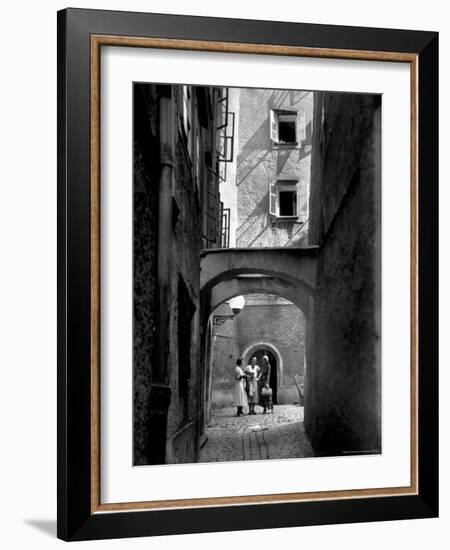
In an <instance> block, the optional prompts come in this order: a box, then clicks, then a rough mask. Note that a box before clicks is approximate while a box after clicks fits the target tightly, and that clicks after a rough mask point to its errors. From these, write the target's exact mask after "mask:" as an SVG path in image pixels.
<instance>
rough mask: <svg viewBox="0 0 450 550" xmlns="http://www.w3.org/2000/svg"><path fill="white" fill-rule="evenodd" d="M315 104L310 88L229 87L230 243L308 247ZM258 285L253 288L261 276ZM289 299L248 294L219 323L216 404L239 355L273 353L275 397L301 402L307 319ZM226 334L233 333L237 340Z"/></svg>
mask: <svg viewBox="0 0 450 550" xmlns="http://www.w3.org/2000/svg"><path fill="white" fill-rule="evenodd" d="M313 108H314V94H313V92H308V91H298V90H297V91H294V90H292V91H290V90H270V89H254V88H230V89H229V110H230V111H232V112H233V118H234V131H233V140H230V147H232V152H231V154H230V155H229V156H230V162H228V163H227V166H226V169H227V172H226V178H225V179H224V181H222V182H221V185H220V194H221V200H222V202H223V205H224V210H225V211H227V212H229V213H230V214H229V242H230V243H231V246H236V247H238V248H284V247H288V248H295V247H298V246H304V245H306V244H308V223H309V191H310V182H311V149H312V119H313ZM256 276H257V277H259V278H261V277H262V276H263V274H256ZM254 282H255V285H254V290H255V291H256V290H257V289H258V286H259V283H258V282H257V280H256V277H255V279H254ZM248 283H250V281H248ZM285 298H286V297H285V296H283V295H267V294H262V293H256V294H249V295H246V296H245V307H244V308H243V310H242V312H241V313H240V314H239V315H238V316H236V317H234V318H232V319H230V320H229V321H227V323H226V324H227V325H229V326H227V328H225V329H224V328H220V329H219V327H217V326H216V327H215V331H214V349H213V372H214V375H213V377H212V385H213V387H212V397H211V399H212V401H213V403H215V404H216V405H218V406H221V405H224V404H230V402H231V384H230V374H229V372H230V365H232V364H233V362H234V361H235V360H236V357H237V356H238V355H242V356H243V358H244V362H245V363H247V362H249V361H250V358H251V357H252V356H253V355H254V356H256V357H257V359H258V361H259V364H261V359H262V355H263V354H265V355H268V356H269V359H270V363H271V365H272V370H271V372H272V373H273V375H272V380H271V386H272V389H273V390H274V399H275V401H276V402H277V403H278V402H279V403H289V402H290V403H292V402H298V401H299V399H300V397H299V391H298V386H301V387H302V386H303V371H304V362H305V352H304V338H305V316H304V314H303V312H302V311H301V310H299V308H298V307H297V306H296V305H295V304H293V303H292V302H290V301H289V300H286V299H285ZM222 307H223V306H222ZM221 331H226V332H230V333H233V334H234V336H233V339H231V338H230V337H229V336H228V335H227V336H225V335H222V334H221ZM227 369H228V375H226V374H225V373H226V372H227ZM294 377H295V378H294Z"/></svg>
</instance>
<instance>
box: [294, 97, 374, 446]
mask: <svg viewBox="0 0 450 550" xmlns="http://www.w3.org/2000/svg"><path fill="white" fill-rule="evenodd" d="M380 102H381V99H380V96H371V95H360V94H358V95H356V94H338V93H336V94H333V93H326V94H322V93H321V94H316V96H315V106H316V110H315V116H314V131H313V135H314V139H313V157H312V177H311V179H312V185H311V195H310V218H311V222H310V238H311V243H312V244H320V253H319V256H318V270H317V287H318V288H317V293H316V299H315V304H314V308H313V316H312V318H311V320H312V322H313V323H314V329H313V331H312V333H311V338H312V343H311V345H310V346H308V352H307V371H306V390H307V393H306V403H305V422H306V426H307V430H308V433H309V435H310V437H311V439H312V442H313V445H314V447H315V450H316V452H317V453H318V454H324V455H326V454H334V453H336V454H339V453H340V452H342V451H344V450H345V451H362V452H364V451H369V452H370V451H375V452H379V451H380V450H381V353H380V345H381V344H380V307H381V260H380V258H381V257H380V246H381V234H380V231H381V105H380Z"/></svg>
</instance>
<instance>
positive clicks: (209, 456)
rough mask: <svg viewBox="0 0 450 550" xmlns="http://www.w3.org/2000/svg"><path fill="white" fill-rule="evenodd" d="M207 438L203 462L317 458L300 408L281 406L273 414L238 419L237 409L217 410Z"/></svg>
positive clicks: (209, 426)
mask: <svg viewBox="0 0 450 550" xmlns="http://www.w3.org/2000/svg"><path fill="white" fill-rule="evenodd" d="M260 411H261V410H259V411H258V412H260ZM206 436H207V440H206V442H205V444H204V445H203V447H202V449H201V452H200V462H223V461H229V460H233V461H240V460H268V459H280V458H300V457H311V456H314V453H313V450H312V447H311V445H310V443H309V441H308V438H307V436H306V434H305V430H304V424H303V407H301V406H300V405H278V406H275V407H274V412H273V414H271V413H268V414H256V415H244V416H242V417H236V408H232V407H226V408H222V409H216V410H214V411H213V414H212V417H211V423H210V424H209V425H208V427H207V430H206Z"/></svg>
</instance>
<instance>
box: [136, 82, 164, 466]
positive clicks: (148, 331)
mask: <svg viewBox="0 0 450 550" xmlns="http://www.w3.org/2000/svg"><path fill="white" fill-rule="evenodd" d="M134 102H135V105H134V151H133V153H134V155H133V157H134V172H133V173H134V179H133V185H134V189H133V224H134V227H133V239H134V241H133V248H134V250H135V251H139V253H138V254H136V253H135V254H133V273H134V278H133V282H134V289H133V290H134V308H133V344H134V345H133V368H134V372H133V400H134V410H133V412H134V414H133V430H134V447H133V451H134V452H133V458H134V464H146V463H147V460H148V454H149V445H150V438H149V428H148V425H149V406H148V405H149V395H150V388H151V383H152V366H153V359H154V358H153V351H154V331H155V328H156V318H155V307H154V304H155V292H156V254H157V249H156V241H157V231H158V227H157V220H158V216H157V212H158V181H159V143H158V138H157V136H158V132H159V126H158V114H159V112H158V108H157V91H156V86H153V85H149V86H146V87H145V88H144V87H137V88H136V89H135V95H134ZM149 153H151V155H152V156H151V159H150V155H149Z"/></svg>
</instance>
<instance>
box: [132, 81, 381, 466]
mask: <svg viewBox="0 0 450 550" xmlns="http://www.w3.org/2000/svg"><path fill="white" fill-rule="evenodd" d="M381 122H382V95H381V94H369V93H350V92H342V91H339V90H337V91H321V90H302V89H298V90H294V89H266V88H250V87H245V88H244V87H242V88H237V87H227V86H207V85H192V84H184V83H179V84H172V83H170V84H168V83H154V82H134V83H133V289H132V292H133V442H132V447H133V449H132V456H133V465H134V466H146V465H156V464H159V465H161V464H178V463H180V464H183V463H184V464H185V463H206V462H227V461H235V462H236V461H249V460H274V459H275V460H283V459H298V458H305V459H306V458H311V457H343V456H349V457H350V456H353V455H377V454H380V453H382V452H383V449H382V444H381V441H382V414H381V411H382V399H383V395H382V360H381V349H382V334H381V246H382V238H381V215H382V212H381V166H382V154H381V151H382V143H381V136H382V132H381ZM124 444H127V442H125V441H124ZM130 450H131V449H130ZM349 460H350V459H349ZM280 467H281V466H280Z"/></svg>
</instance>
